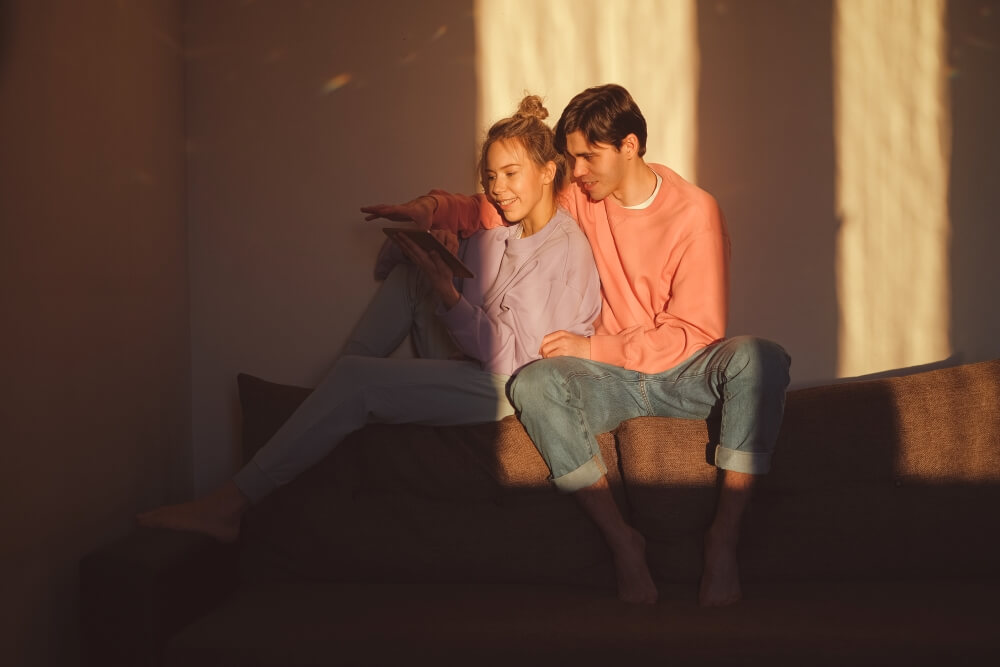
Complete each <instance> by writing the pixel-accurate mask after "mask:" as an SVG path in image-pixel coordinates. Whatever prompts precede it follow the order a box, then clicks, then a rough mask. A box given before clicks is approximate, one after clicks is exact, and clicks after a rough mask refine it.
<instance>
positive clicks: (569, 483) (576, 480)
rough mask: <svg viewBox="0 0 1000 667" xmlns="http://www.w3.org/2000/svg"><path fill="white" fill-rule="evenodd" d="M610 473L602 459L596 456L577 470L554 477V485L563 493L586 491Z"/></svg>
mask: <svg viewBox="0 0 1000 667" xmlns="http://www.w3.org/2000/svg"><path fill="white" fill-rule="evenodd" d="M607 473H608V468H607V466H605V465H604V461H602V460H601V457H599V456H595V457H593V458H592V459H590V460H589V461H587V462H586V463H584V464H583V465H582V466H580V467H579V468H577V469H576V470H572V471H570V472H568V473H566V474H565V475H560V476H559V477H553V478H552V483H553V484H555V485H556V488H557V489H559V490H560V491H562V492H563V493H573V492H575V491H579V490H580V489H585V488H587V487H588V486H590V485H592V484H594V482H596V481H597V480H599V479H600V478H601V477H603V476H604V475H606V474H607Z"/></svg>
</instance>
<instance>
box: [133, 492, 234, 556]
mask: <svg viewBox="0 0 1000 667" xmlns="http://www.w3.org/2000/svg"><path fill="white" fill-rule="evenodd" d="M249 506H250V501H249V500H248V499H247V497H246V496H244V495H243V493H242V492H241V491H240V490H239V488H238V487H237V486H236V485H235V484H234V483H233V482H231V481H230V482H227V483H226V484H224V485H223V486H222V487H220V488H219V489H217V490H216V491H214V492H212V493H210V494H209V495H207V496H202V497H201V498H196V499H195V500H192V501H190V502H186V503H179V504H177V505H165V506H163V507H158V508H156V509H154V510H151V511H149V512H145V513H143V514H140V515H139V516H137V517H136V521H137V522H138V524H139V525H140V526H147V527H155V528H168V529H170V530H182V531H188V532H194V533H202V534H204V535H208V536H210V537H214V538H215V539H217V540H219V541H220V542H235V541H236V538H237V537H239V534H240V520H241V519H242V518H243V513H244V512H245V511H246V509H247V507H249Z"/></svg>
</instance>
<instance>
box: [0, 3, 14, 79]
mask: <svg viewBox="0 0 1000 667" xmlns="http://www.w3.org/2000/svg"><path fill="white" fill-rule="evenodd" d="M13 25H14V8H13V6H12V4H11V2H10V0H0V83H2V82H3V72H4V69H5V67H6V63H7V49H8V48H9V47H8V46H7V44H8V43H9V42H10V39H11V32H12V30H13V28H12V26H13Z"/></svg>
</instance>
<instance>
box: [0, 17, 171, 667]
mask: <svg viewBox="0 0 1000 667" xmlns="http://www.w3.org/2000/svg"><path fill="white" fill-rule="evenodd" d="M179 31H180V12H179V5H178V4H177V3H175V2H170V1H168V0H164V1H161V2H116V1H115V0H90V1H89V2H86V3H83V2H78V1H77V0H64V1H56V0H49V1H39V0H21V1H17V2H4V3H0V258H2V259H0V313H2V318H3V325H2V329H0V331H2V333H0V340H2V344H0V369H2V371H0V373H2V378H3V398H2V400H0V457H2V461H3V465H2V466H0V475H2V478H0V521H2V523H0V549H2V551H0V553H2V562H0V573H2V574H0V577H2V579H0V662H3V664H5V665H18V666H19V667H21V666H33V665H73V664H75V663H76V662H77V641H78V630H77V616H76V614H77V576H76V571H77V562H78V560H79V558H80V556H81V555H82V554H84V553H86V552H88V551H90V550H92V549H94V548H95V547H97V546H98V545H100V544H103V543H105V542H106V541H107V540H109V539H110V538H112V537H113V536H115V535H118V534H120V533H122V532H123V531H124V530H125V529H126V528H127V527H128V526H130V525H131V522H132V515H133V514H134V513H135V512H136V511H137V510H138V509H140V508H143V507H148V506H149V505H151V504H154V503H158V502H162V501H163V500H164V499H167V498H169V497H177V496H180V495H183V494H184V493H185V492H186V491H187V488H188V486H189V484H190V479H189V477H190V475H189V472H188V470H189V461H187V460H186V459H187V454H188V452H189V447H190V407H189V405H190V404H189V373H190V371H189V368H190V361H189V358H190V351H189V339H188V297H187V278H186V254H187V249H186V242H187V234H186V230H185V228H184V224H183V220H184V218H183V208H184V190H183V187H184V184H183V123H182V106H181V74H182V67H181V65H182V62H181V57H180V53H179V51H178V48H177V44H178V42H179V40H180V34H179Z"/></svg>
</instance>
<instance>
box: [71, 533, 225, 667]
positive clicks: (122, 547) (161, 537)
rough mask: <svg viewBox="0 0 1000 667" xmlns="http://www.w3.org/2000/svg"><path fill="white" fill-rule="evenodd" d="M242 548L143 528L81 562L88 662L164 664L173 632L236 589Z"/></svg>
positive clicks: (83, 630)
mask: <svg viewBox="0 0 1000 667" xmlns="http://www.w3.org/2000/svg"><path fill="white" fill-rule="evenodd" d="M237 553H238V546H237V545H236V544H220V543H219V542H217V541H215V540H213V539H211V538H209V537H206V536H203V535H197V534H194V533H182V532H176V531H170V530H162V529H155V528H137V529H135V530H133V531H132V532H131V533H129V534H128V535H127V536H125V537H124V538H122V539H121V540H119V541H117V542H114V543H112V544H109V545H108V546H106V547H103V548H101V549H99V550H97V551H95V552H93V553H91V554H88V555H87V556H85V557H84V558H83V559H82V560H81V562H80V613H81V630H82V644H83V645H82V649H83V656H84V664H85V665H101V666H102V667H112V666H116V665H129V666H131V667H136V666H142V665H156V664H158V660H159V658H158V656H159V654H160V652H161V650H162V648H163V646H164V645H165V643H166V641H167V640H168V639H169V638H170V636H171V635H173V634H174V633H176V632H177V631H178V630H179V629H181V628H183V627H184V626H186V625H188V624H189V623H191V622H192V621H194V620H195V619H197V618H198V617H199V616H201V615H203V614H204V613H206V612H207V611H209V610H210V609H212V608H214V607H215V606H217V605H218V604H219V603H220V602H221V601H222V600H224V599H225V598H226V597H227V596H229V595H230V594H231V593H232V591H233V590H234V589H235V587H236V585H237V581H238V577H237V567H236V561H237Z"/></svg>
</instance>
